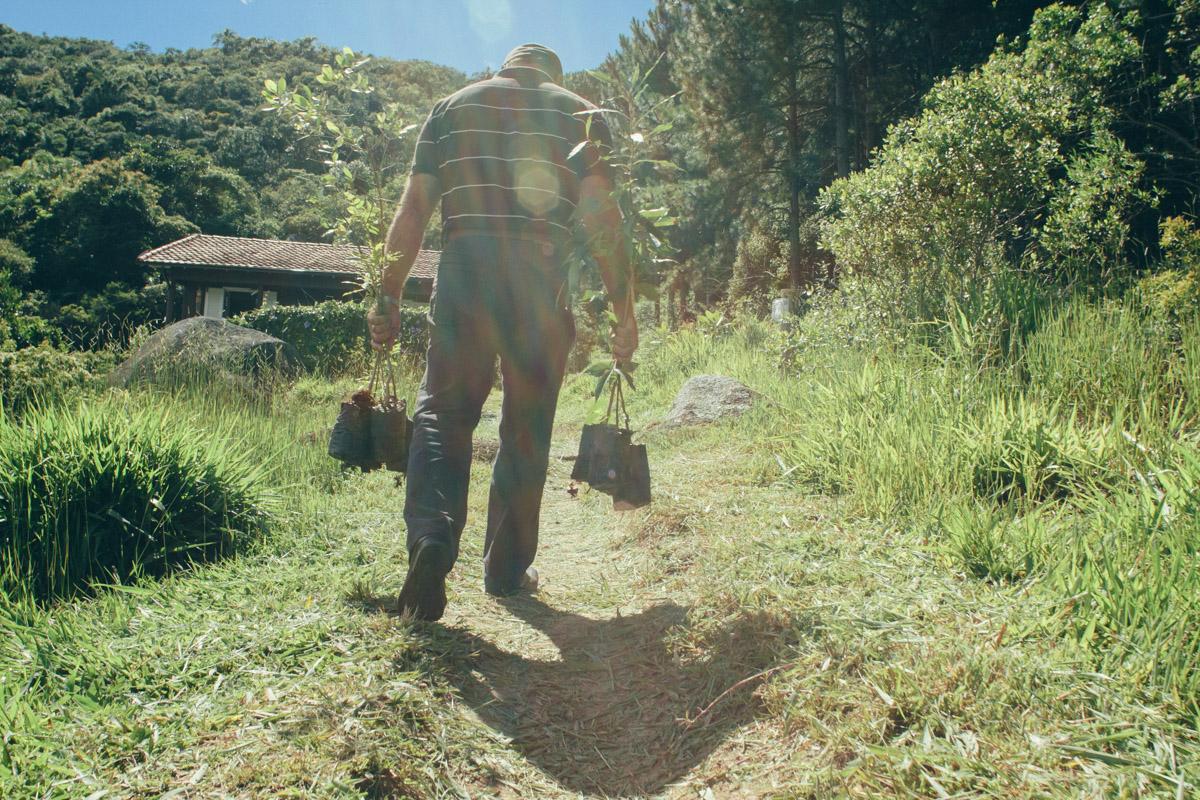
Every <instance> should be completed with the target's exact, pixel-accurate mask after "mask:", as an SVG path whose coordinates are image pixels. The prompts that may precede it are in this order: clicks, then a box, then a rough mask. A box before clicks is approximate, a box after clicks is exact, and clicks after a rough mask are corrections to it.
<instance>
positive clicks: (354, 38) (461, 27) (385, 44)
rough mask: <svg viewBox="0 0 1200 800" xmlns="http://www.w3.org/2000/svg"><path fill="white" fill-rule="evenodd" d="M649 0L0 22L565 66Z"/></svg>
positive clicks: (31, 12) (30, 7) (18, 13)
mask: <svg viewBox="0 0 1200 800" xmlns="http://www.w3.org/2000/svg"><path fill="white" fill-rule="evenodd" d="M653 3H654V0H590V1H589V0H424V2H421V1H420V0H0V23H4V24H5V25H9V26H11V27H13V28H16V29H17V30H20V31H26V32H28V33H47V34H51V35H55V36H86V37H89V38H93V39H107V40H109V41H112V42H115V43H116V44H117V45H119V46H121V47H124V46H125V45H128V44H130V43H131V42H145V43H146V44H148V45H150V47H151V48H152V49H154V50H158V51H161V50H163V49H165V48H167V47H178V48H180V49H185V48H188V47H204V46H207V45H208V44H210V43H211V41H212V36H213V34H215V33H217V32H219V31H222V30H224V29H226V28H229V29H232V30H234V31H236V32H237V33H239V34H241V35H242V36H266V37H270V38H273V39H297V38H299V37H302V36H315V37H317V39H319V40H320V41H322V42H323V43H325V44H328V45H332V46H335V47H342V46H347V45H348V46H350V47H352V48H354V49H355V50H358V51H363V52H369V53H373V54H375V55H382V56H391V57H393V58H421V59H426V60H428V61H434V62H437V63H439V64H445V65H447V66H451V67H457V68H458V69H461V70H463V71H464V72H474V71H477V70H482V69H485V68H494V67H496V66H498V65H499V63H500V61H501V60H503V58H504V54H505V53H507V52H508V50H509V49H510V48H512V47H513V46H514V45H517V44H521V43H522V42H530V41H533V42H540V43H542V44H545V45H548V46H550V47H553V48H554V49H555V50H557V51H558V54H559V56H560V57H561V58H562V60H563V66H564V67H565V68H566V69H567V71H573V70H578V69H586V68H590V67H594V66H596V65H597V64H599V63H600V62H601V61H602V60H603V59H604V56H605V55H607V54H608V53H609V52H611V51H612V50H614V49H615V48H616V46H617V37H618V36H619V35H620V34H622V33H625V32H626V31H627V30H628V29H629V22H630V20H632V19H633V18H634V17H637V18H643V17H644V16H645V14H646V13H647V12H648V11H649V10H650V8H651V6H652V5H653Z"/></svg>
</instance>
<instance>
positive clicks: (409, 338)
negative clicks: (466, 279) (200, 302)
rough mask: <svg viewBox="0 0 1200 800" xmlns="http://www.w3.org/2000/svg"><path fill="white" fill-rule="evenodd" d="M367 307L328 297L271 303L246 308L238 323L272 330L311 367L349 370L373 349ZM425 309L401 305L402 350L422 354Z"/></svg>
mask: <svg viewBox="0 0 1200 800" xmlns="http://www.w3.org/2000/svg"><path fill="white" fill-rule="evenodd" d="M366 313H367V312H366V308H365V307H364V306H363V305H362V304H361V303H353V302H345V301H340V300H328V301H326V302H324V303H317V304H316V305H311V306H272V307H271V308H259V309H255V310H254V311H247V312H246V313H245V314H242V315H240V316H238V317H236V318H235V319H234V320H233V321H234V322H236V323H237V324H238V325H244V326H246V327H247V328H253V329H254V330H256V331H262V332H263V333H269V334H271V335H272V336H274V337H276V338H277V339H282V340H283V341H285V342H287V343H288V344H290V345H291V346H292V347H294V348H296V351H297V352H298V353H299V355H300V360H301V361H302V362H303V363H304V366H305V367H306V368H308V369H313V370H323V371H326V372H330V373H333V372H340V371H344V370H345V369H346V367H347V366H350V365H357V364H359V363H360V362H361V361H362V360H363V359H364V358H365V357H366V356H367V355H368V354H369V353H370V352H371V349H370V340H369V338H368V332H367V316H366ZM426 314H427V312H426V310H425V309H423V308H413V307H404V308H402V309H400V317H401V321H402V327H401V330H400V338H399V340H398V341H397V343H396V344H397V349H398V350H400V351H401V352H405V353H411V354H421V353H424V352H425V347H426V345H427V343H428V340H429V331H428V321H427V319H426Z"/></svg>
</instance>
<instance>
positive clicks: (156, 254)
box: [138, 233, 441, 280]
mask: <svg viewBox="0 0 1200 800" xmlns="http://www.w3.org/2000/svg"><path fill="white" fill-rule="evenodd" d="M440 255H441V253H439V252H438V251H437V250H422V251H420V252H419V253H418V254H417V260H416V262H415V263H414V264H413V268H412V271H411V272H410V273H409V277H412V278H424V279H427V280H433V278H434V277H435V276H436V275H437V265H438V257H439V256H440ZM138 260H139V261H144V262H146V263H147V264H195V265H198V266H207V267H221V268H227V269H239V268H240V269H265V270H278V271H280V272H326V273H329V272H333V273H341V274H347V275H356V274H358V273H359V272H360V271H361V269H362V267H361V265H360V262H359V260H358V256H357V248H355V247H354V246H352V245H348V244H322V243H320V242H286V241H282V240H280V239H249V238H245V237H242V236H213V235H210V234H205V233H193V234H192V235H191V236H185V237H184V238H182V239H179V240H177V241H174V242H170V243H168V244H164V245H162V246H161V247H156V248H154V249H153V250H147V251H146V252H144V253H142V254H141V255H140V256H138Z"/></svg>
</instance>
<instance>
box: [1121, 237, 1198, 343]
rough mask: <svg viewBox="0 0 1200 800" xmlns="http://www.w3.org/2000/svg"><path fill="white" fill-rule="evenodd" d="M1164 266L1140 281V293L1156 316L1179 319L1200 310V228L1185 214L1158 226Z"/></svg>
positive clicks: (1143, 301) (1193, 314)
mask: <svg viewBox="0 0 1200 800" xmlns="http://www.w3.org/2000/svg"><path fill="white" fill-rule="evenodd" d="M1159 244H1160V245H1161V246H1162V251H1163V258H1162V269H1161V270H1160V271H1158V272H1155V273H1154V274H1151V275H1147V276H1146V277H1145V278H1143V279H1142V280H1141V281H1140V282H1139V283H1138V287H1137V288H1138V291H1137V296H1138V298H1139V299H1140V300H1141V302H1142V304H1143V305H1144V306H1145V307H1146V308H1147V309H1148V310H1149V311H1150V312H1151V314H1153V315H1154V316H1155V317H1156V318H1158V319H1162V320H1166V321H1168V322H1172V323H1174V322H1177V321H1178V320H1179V319H1181V318H1183V317H1189V316H1195V315H1196V313H1197V312H1200V231H1198V230H1196V228H1195V226H1193V225H1192V224H1191V223H1190V222H1189V221H1187V220H1185V219H1183V218H1182V217H1170V218H1168V219H1165V220H1163V221H1162V223H1161V225H1160V227H1159Z"/></svg>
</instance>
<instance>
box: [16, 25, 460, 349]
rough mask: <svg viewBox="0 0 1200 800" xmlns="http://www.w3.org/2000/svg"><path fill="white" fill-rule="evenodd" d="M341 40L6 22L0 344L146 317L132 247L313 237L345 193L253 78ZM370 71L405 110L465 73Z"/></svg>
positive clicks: (400, 65)
mask: <svg viewBox="0 0 1200 800" xmlns="http://www.w3.org/2000/svg"><path fill="white" fill-rule="evenodd" d="M335 52H336V51H335V50H332V49H330V48H329V47H326V46H324V45H322V44H319V43H317V42H316V41H315V40H312V39H307V40H300V41H296V42H275V41H270V40H265V39H246V38H241V37H239V36H237V35H236V34H234V33H232V32H229V31H226V32H224V33H221V34H218V35H217V36H216V37H215V39H214V44H213V47H211V48H206V49H203V50H188V51H173V50H172V51H167V52H165V53H153V52H151V51H150V50H149V49H147V48H145V47H137V46H134V47H130V48H128V49H125V50H122V49H118V48H116V47H114V46H113V45H112V44H109V43H107V42H99V41H89V40H81V39H64V38H46V37H40V36H31V35H29V34H24V33H19V32H17V31H14V30H12V29H10V28H6V27H3V26H0V168H2V170H0V298H2V299H0V309H2V316H3V317H5V318H6V320H7V322H8V324H7V326H6V327H7V328H8V329H9V330H7V331H5V330H0V341H6V342H8V343H9V344H10V346H12V345H15V346H18V347H19V346H23V345H28V344H37V343H39V342H41V341H46V340H49V341H50V342H57V343H62V344H68V345H73V346H76V347H79V346H88V345H92V344H96V343H102V342H103V341H105V340H107V339H108V338H109V336H111V335H113V334H114V333H116V332H117V329H118V328H120V327H122V326H123V325H129V324H141V323H145V322H149V321H152V320H153V319H154V318H155V316H156V315H161V313H162V311H161V308H162V301H161V287H159V286H156V285H155V284H154V283H153V276H152V275H147V274H146V273H145V272H144V271H143V270H142V268H141V266H140V265H139V264H138V263H137V262H136V261H135V259H134V257H135V256H136V255H137V254H138V253H139V252H141V251H142V250H144V249H146V248H148V247H151V246H155V245H158V244H162V243H164V242H167V241H170V240H171V239H172V238H175V237H178V236H182V235H184V234H186V233H190V232H193V231H204V232H205V233H216V234H229V235H239V236H268V237H277V238H285V239H289V238H294V239H299V240H304V241H321V240H322V237H323V236H324V235H325V232H326V231H327V230H328V229H329V228H330V227H331V225H332V223H333V219H334V217H335V216H336V211H337V209H336V208H335V204H336V203H337V202H339V200H338V198H337V197H336V196H334V195H330V194H329V193H326V192H324V191H323V190H322V186H321V181H320V180H319V175H320V174H321V173H323V172H324V171H325V167H324V165H323V164H322V158H321V156H320V154H319V153H318V152H317V149H316V145H315V143H313V142H308V141H304V140H297V139H296V137H295V136H294V134H293V133H292V131H291V130H290V129H289V127H288V125H287V123H286V122H285V121H283V120H281V119H280V118H279V116H278V115H275V114H269V113H264V112H263V111H261V107H262V105H263V102H262V96H261V91H262V87H263V81H264V80H266V79H268V78H270V79H277V78H281V77H282V78H285V79H287V80H292V79H294V78H297V77H301V76H304V77H309V76H311V75H313V74H314V73H315V72H317V71H319V70H320V68H321V65H323V64H326V63H330V62H331V61H332V59H333V57H334V54H335ZM369 71H370V73H371V75H372V80H373V81H374V83H375V85H376V86H377V87H378V88H379V93H378V94H379V97H378V98H377V100H376V102H377V103H379V104H380V105H382V104H383V103H384V102H389V103H398V104H399V105H400V107H401V109H402V113H404V114H407V115H410V116H411V117H412V120H413V121H415V122H419V121H420V120H421V119H423V118H424V115H425V114H426V113H427V112H428V108H429V105H430V104H431V103H432V101H433V100H434V99H436V98H437V97H440V96H442V95H445V94H447V93H448V92H450V91H452V90H454V89H456V88H458V87H459V86H461V85H462V84H463V83H464V82H465V80H466V78H465V76H464V75H462V74H461V73H459V72H457V71H455V70H452V69H449V68H446V67H439V66H437V65H434V64H428V63H424V62H397V61H391V60H388V59H378V60H375V61H373V62H372V64H371V65H370V66H369ZM410 148H411V145H410ZM410 156H411V153H410V152H407V151H405V152H403V153H401V154H400V157H402V158H408V157H410ZM401 173H403V170H401ZM398 194H399V193H398V191H397V196H398ZM148 282H149V286H148ZM10 340H11V341H10Z"/></svg>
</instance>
